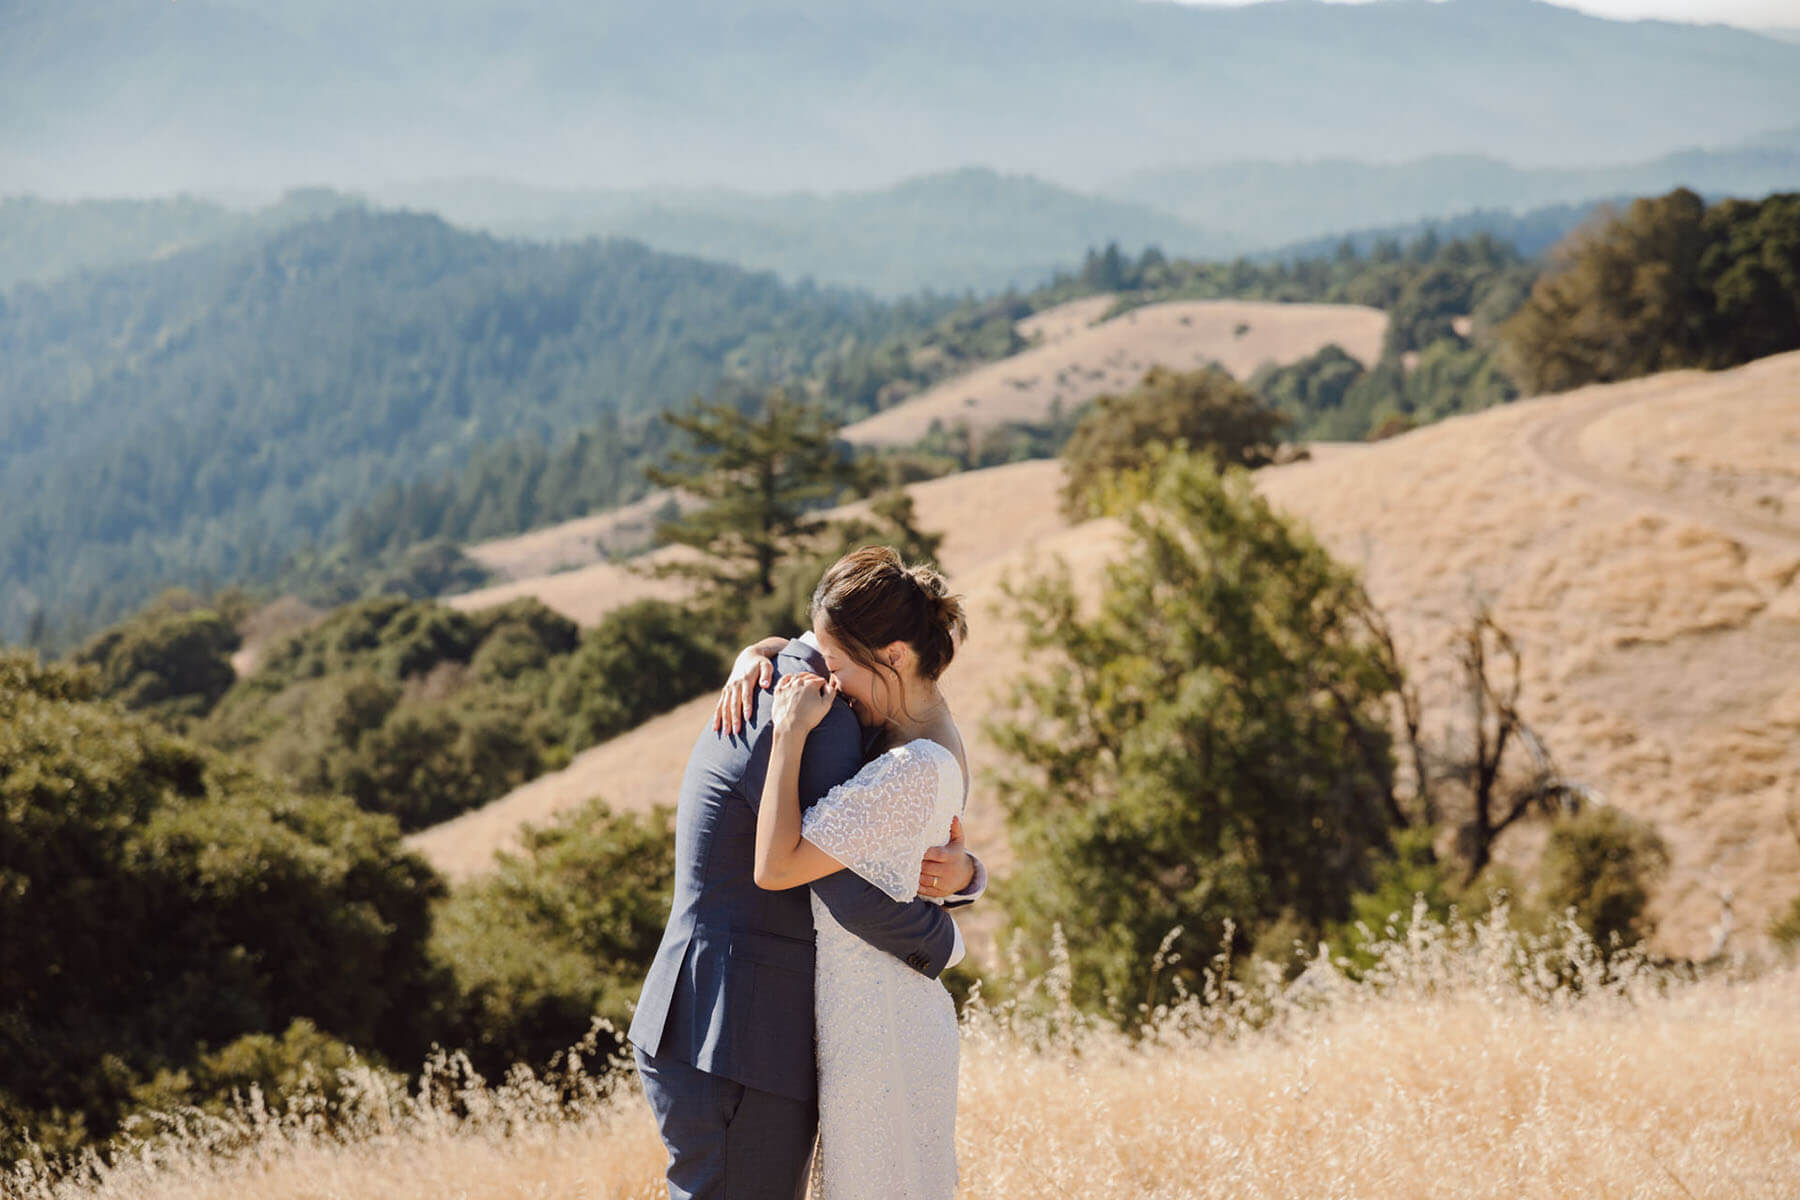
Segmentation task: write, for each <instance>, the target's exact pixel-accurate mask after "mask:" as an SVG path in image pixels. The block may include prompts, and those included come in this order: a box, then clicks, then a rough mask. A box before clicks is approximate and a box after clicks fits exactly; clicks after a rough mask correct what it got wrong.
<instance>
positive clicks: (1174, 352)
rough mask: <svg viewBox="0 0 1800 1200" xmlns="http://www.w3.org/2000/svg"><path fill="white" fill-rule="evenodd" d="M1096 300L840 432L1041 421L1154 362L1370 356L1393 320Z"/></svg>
mask: <svg viewBox="0 0 1800 1200" xmlns="http://www.w3.org/2000/svg"><path fill="white" fill-rule="evenodd" d="M1105 299H1106V298H1102V299H1101V303H1102V304H1103V303H1105ZM1096 307H1097V306H1096V304H1095V302H1094V300H1093V299H1084V300H1077V301H1074V302H1072V304H1071V305H1068V306H1063V307H1062V308H1060V309H1053V310H1051V311H1050V312H1048V313H1044V314H1040V318H1041V319H1043V320H1044V321H1046V322H1049V321H1054V320H1055V317H1056V315H1057V314H1059V313H1068V312H1071V311H1073V312H1075V313H1077V314H1079V317H1078V318H1077V320H1076V321H1071V322H1069V323H1067V324H1063V325H1059V326H1057V327H1056V329H1057V332H1058V333H1060V334H1061V336H1058V337H1053V338H1052V337H1046V338H1045V339H1044V340H1043V341H1042V342H1041V343H1040V344H1039V345H1037V346H1034V347H1032V348H1031V349H1028V350H1024V351H1021V352H1020V353H1018V354H1015V355H1013V356H1011V357H1010V358H1004V359H1001V360H1000V361H999V362H995V363H989V364H988V365H986V366H983V367H977V368H976V369H975V370H973V371H970V372H969V373H967V374H965V375H959V376H957V377H956V378H954V379H949V380H946V381H944V382H943V383H940V384H938V385H937V386H936V387H933V388H930V389H928V390H926V391H924V392H921V393H920V394H919V395H917V396H914V397H913V398H911V399H909V400H907V401H906V402H904V403H902V404H899V405H896V406H895V407H893V408H890V409H888V410H886V411H885V412H881V413H877V414H876V415H875V416H872V417H868V418H866V419H864V420H861V421H858V422H856V423H855V424H853V425H850V426H847V427H846V428H845V430H844V436H845V437H846V438H848V439H849V440H850V441H852V442H856V443H859V444H864V445H893V444H906V443H909V442H915V441H918V440H919V439H920V438H922V437H924V436H925V435H926V434H927V433H928V432H930V431H931V429H932V428H933V426H936V427H938V428H941V429H948V428H950V427H951V426H953V425H957V424H967V425H968V426H969V427H970V428H972V429H983V428H991V427H993V426H995V425H998V424H1001V423H1003V422H1007V421H1044V420H1046V419H1048V418H1049V417H1050V416H1051V414H1052V413H1055V412H1061V413H1073V412H1074V411H1075V410H1077V409H1078V408H1080V407H1081V406H1082V405H1084V404H1086V403H1088V402H1089V401H1091V400H1093V399H1094V398H1095V397H1096V396H1099V395H1101V394H1102V393H1105V392H1117V391H1121V390H1124V389H1127V388H1129V387H1130V386H1131V385H1132V384H1134V383H1136V382H1137V381H1138V380H1139V379H1141V378H1143V375H1144V373H1145V372H1146V371H1147V370H1149V369H1150V368H1151V367H1156V366H1166V367H1170V368H1173V369H1175V370H1192V369H1193V368H1195V367H1198V366H1203V365H1205V364H1206V363H1208V362H1218V363H1220V364H1221V365H1223V366H1224V367H1225V368H1226V370H1228V371H1230V372H1231V373H1232V374H1234V375H1236V376H1237V377H1238V378H1240V379H1247V378H1249V376H1250V375H1251V373H1252V372H1254V371H1255V370H1256V369H1257V368H1258V367H1260V366H1262V365H1263V364H1265V363H1275V364H1281V363H1291V362H1293V361H1295V360H1297V359H1302V358H1305V357H1306V356H1308V355H1310V354H1313V353H1315V352H1316V351H1318V350H1320V349H1322V348H1323V347H1325V346H1327V345H1331V344H1336V345H1337V346H1339V347H1341V348H1342V349H1344V350H1345V351H1347V352H1348V353H1349V354H1350V355H1351V356H1352V357H1353V358H1356V359H1358V360H1359V361H1360V362H1362V363H1363V364H1364V365H1365V366H1373V365H1374V364H1375V362H1376V361H1377V360H1378V359H1379V358H1380V357H1381V346H1382V338H1383V335H1384V334H1385V333H1386V331H1387V323H1388V319H1387V315H1386V314H1385V313H1382V312H1380V311H1379V310H1377V309H1373V308H1368V307H1364V306H1360V305H1349V304H1271V303H1266V302H1260V301H1254V300H1190V301H1179V302H1172V303H1167V304H1152V305H1147V306H1145V307H1143V308H1135V309H1132V310H1131V311H1129V312H1127V313H1124V314H1123V315H1121V316H1117V317H1113V318H1112V319H1111V320H1107V321H1099V320H1098V318H1099V317H1100V316H1102V315H1103V314H1102V313H1100V312H1096V311H1095V310H1096ZM1082 319H1085V321H1091V322H1094V323H1092V324H1085V323H1082ZM1070 326H1075V327H1070Z"/></svg>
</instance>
